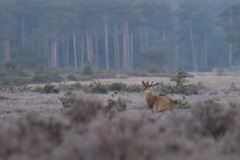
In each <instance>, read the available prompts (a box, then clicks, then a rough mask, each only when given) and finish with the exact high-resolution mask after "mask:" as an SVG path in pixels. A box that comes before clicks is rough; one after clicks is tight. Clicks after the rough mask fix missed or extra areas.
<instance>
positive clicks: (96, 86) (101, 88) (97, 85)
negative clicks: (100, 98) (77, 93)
mask: <svg viewBox="0 0 240 160" xmlns="http://www.w3.org/2000/svg"><path fill="white" fill-rule="evenodd" d="M84 89H85V91H86V92H89V93H102V94H107V93H108V91H107V86H105V85H102V84H101V82H100V81H92V82H91V84H90V85H89V86H85V88H84Z"/></svg>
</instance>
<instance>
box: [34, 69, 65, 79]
mask: <svg viewBox="0 0 240 160" xmlns="http://www.w3.org/2000/svg"><path fill="white" fill-rule="evenodd" d="M61 79H62V78H61V76H60V72H59V71H58V70H56V69H51V70H46V69H44V68H43V66H39V67H38V68H37V69H36V70H35V72H34V76H33V81H34V82H59V81H61Z"/></svg>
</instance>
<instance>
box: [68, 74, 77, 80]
mask: <svg viewBox="0 0 240 160" xmlns="http://www.w3.org/2000/svg"><path fill="white" fill-rule="evenodd" d="M67 79H68V80H70V81H77V78H76V76H74V75H73V74H69V75H68V76H67Z"/></svg>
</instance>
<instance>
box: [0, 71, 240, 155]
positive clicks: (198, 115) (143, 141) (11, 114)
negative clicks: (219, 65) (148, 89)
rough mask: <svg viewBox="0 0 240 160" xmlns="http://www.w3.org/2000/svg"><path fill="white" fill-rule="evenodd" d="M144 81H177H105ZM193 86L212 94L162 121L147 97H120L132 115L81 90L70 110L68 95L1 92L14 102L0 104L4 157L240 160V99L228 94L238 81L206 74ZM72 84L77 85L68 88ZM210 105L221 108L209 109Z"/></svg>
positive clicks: (195, 98) (136, 81)
mask: <svg viewBox="0 0 240 160" xmlns="http://www.w3.org/2000/svg"><path fill="white" fill-rule="evenodd" d="M142 80H145V81H146V80H149V81H154V82H160V81H163V82H165V83H168V82H169V78H159V77H148V78H147V79H146V78H141V77H134V78H126V79H102V80H100V81H101V82H102V83H103V84H111V83H114V82H123V83H127V84H141V81H142ZM189 82H190V83H197V82H203V83H204V84H205V85H207V86H208V87H210V88H212V89H211V90H209V91H206V92H203V93H201V94H198V95H192V96H187V97H186V100H187V101H189V103H190V105H191V108H190V109H176V110H175V116H174V115H173V114H171V113H170V112H168V111H166V112H164V113H159V114H158V115H157V117H156V118H154V117H152V116H151V111H150V110H149V109H148V107H147V104H146V101H145V99H144V97H143V95H142V94H141V93H126V92H120V93H119V95H118V96H119V97H121V98H122V99H123V100H124V101H126V102H127V108H126V111H123V112H118V111H114V110H112V111H111V112H109V113H104V112H102V111H101V109H100V110H99V108H101V107H103V106H105V105H106V101H107V99H109V98H110V97H111V93H108V94H85V93H83V92H82V91H76V93H77V95H78V101H77V102H76V103H74V105H73V107H71V108H70V109H63V107H62V104H61V101H60V100H59V99H58V98H61V97H63V96H64V92H60V93H57V94H41V93H36V92H29V91H22V92H20V91H19V92H14V93H10V92H7V91H1V92H0V95H1V96H3V97H7V98H9V99H2V100H0V126H1V131H0V142H1V143H0V158H1V159H18V160H26V159H58V160H59V159H67V160H71V159H86V160H88V159H100V160H105V159H109V160H113V159H116V160H118V159H119V160H120V159H122V160H133V159H156V160H157V159H176V158H177V159H184V160H185V159H209V160H210V159H211V160H214V159H236V160H237V159H239V155H240V138H239V137H240V123H239V122H240V103H239V101H240V96H239V93H238V92H236V91H235V92H232V91H229V90H228V89H229V88H230V85H231V83H232V82H234V83H235V84H236V86H237V87H238V86H239V85H240V78H239V77H219V76H206V75H205V76H195V78H189ZM69 83H73V82H66V83H65V84H69ZM81 83H83V84H88V83H90V81H85V82H81ZM29 86H30V87H36V85H29ZM155 94H157V93H155ZM169 96H170V97H171V98H172V99H179V98H181V97H182V95H169ZM209 100H213V101H214V103H204V101H209ZM199 102H201V103H199Z"/></svg>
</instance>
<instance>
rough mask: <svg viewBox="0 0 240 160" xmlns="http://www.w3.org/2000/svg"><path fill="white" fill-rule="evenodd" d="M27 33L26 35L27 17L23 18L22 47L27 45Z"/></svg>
mask: <svg viewBox="0 0 240 160" xmlns="http://www.w3.org/2000/svg"><path fill="white" fill-rule="evenodd" d="M25 41H26V33H25V16H24V15H23V16H22V47H23V46H24V45H25Z"/></svg>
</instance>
